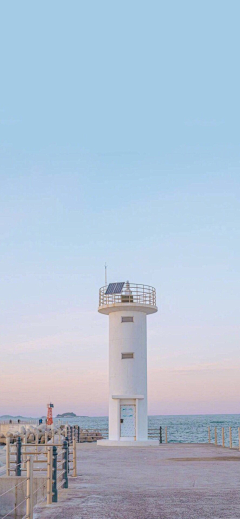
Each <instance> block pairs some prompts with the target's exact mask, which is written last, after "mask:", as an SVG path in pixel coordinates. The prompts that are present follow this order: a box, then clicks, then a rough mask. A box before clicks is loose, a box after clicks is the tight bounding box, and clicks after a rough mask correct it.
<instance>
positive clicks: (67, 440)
mask: <svg viewBox="0 0 240 519" xmlns="http://www.w3.org/2000/svg"><path fill="white" fill-rule="evenodd" d="M65 440H66V442H67V445H68V473H69V471H70V449H69V438H67V437H66V438H65Z"/></svg>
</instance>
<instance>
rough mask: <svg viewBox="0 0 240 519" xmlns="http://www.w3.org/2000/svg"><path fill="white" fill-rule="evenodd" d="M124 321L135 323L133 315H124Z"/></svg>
mask: <svg viewBox="0 0 240 519" xmlns="http://www.w3.org/2000/svg"><path fill="white" fill-rule="evenodd" d="M122 323H133V317H130V316H127V317H122Z"/></svg>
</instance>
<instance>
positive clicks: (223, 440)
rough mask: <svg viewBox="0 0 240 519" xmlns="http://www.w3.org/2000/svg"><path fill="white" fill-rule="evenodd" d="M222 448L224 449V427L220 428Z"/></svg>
mask: <svg viewBox="0 0 240 519" xmlns="http://www.w3.org/2000/svg"><path fill="white" fill-rule="evenodd" d="M222 446H223V447H225V439H224V427H222Z"/></svg>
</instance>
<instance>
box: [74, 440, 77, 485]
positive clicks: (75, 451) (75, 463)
mask: <svg viewBox="0 0 240 519" xmlns="http://www.w3.org/2000/svg"><path fill="white" fill-rule="evenodd" d="M73 477H74V478H76V477H77V443H76V439H75V438H73Z"/></svg>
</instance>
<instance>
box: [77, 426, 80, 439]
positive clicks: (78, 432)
mask: <svg viewBox="0 0 240 519" xmlns="http://www.w3.org/2000/svg"><path fill="white" fill-rule="evenodd" d="M77 441H78V443H80V427H79V425H78V426H77Z"/></svg>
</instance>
